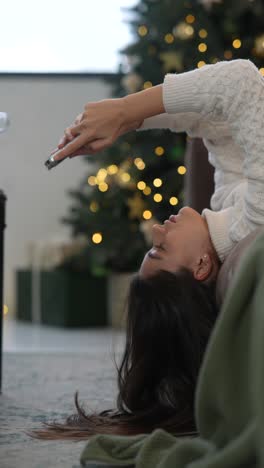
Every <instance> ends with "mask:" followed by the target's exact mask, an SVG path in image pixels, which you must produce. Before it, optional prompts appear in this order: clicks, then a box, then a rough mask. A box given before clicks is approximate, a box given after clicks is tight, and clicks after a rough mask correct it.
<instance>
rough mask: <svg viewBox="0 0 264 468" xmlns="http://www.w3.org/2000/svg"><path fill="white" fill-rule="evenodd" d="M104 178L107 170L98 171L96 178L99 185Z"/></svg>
mask: <svg viewBox="0 0 264 468" xmlns="http://www.w3.org/2000/svg"><path fill="white" fill-rule="evenodd" d="M106 176H107V170H106V169H104V168H101V169H99V171H98V172H97V174H96V178H97V180H98V182H99V183H100V182H104V180H105V178H106Z"/></svg>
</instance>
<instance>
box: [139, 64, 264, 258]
mask: <svg viewBox="0 0 264 468" xmlns="http://www.w3.org/2000/svg"><path fill="white" fill-rule="evenodd" d="M163 102H164V107H165V110H166V113H164V114H160V115H157V116H154V117H150V118H148V119H145V120H144V122H143V124H142V126H141V127H140V129H139V130H145V129H152V128H169V129H170V130H171V131H174V132H187V134H188V135H189V136H191V137H201V138H203V141H204V144H205V146H206V147H207V149H208V153H209V161H210V163H211V164H212V165H213V166H214V168H215V176H214V178H215V191H214V194H213V196H212V198H211V202H210V206H211V208H212V210H209V209H204V210H203V212H202V216H203V217H204V218H205V219H206V221H207V224H208V228H209V232H210V236H211V239H212V243H213V245H214V247H215V249H216V252H217V254H218V256H219V258H220V260H221V261H222V262H223V261H224V259H225V258H226V256H227V255H228V253H229V252H230V251H231V250H232V248H233V247H234V246H235V245H236V243H237V242H238V241H240V240H241V239H243V238H244V237H245V236H247V235H248V234H249V233H250V232H251V231H253V230H254V229H256V228H258V227H259V226H260V225H264V79H263V78H262V76H261V74H260V73H259V71H258V69H257V68H256V67H255V65H254V64H253V63H252V62H251V61H249V60H242V59H239V60H232V61H229V62H226V61H223V62H218V63H216V64H214V65H205V66H203V67H202V68H199V69H196V70H193V71H190V72H186V73H181V74H168V75H166V76H165V79H164V83H163Z"/></svg>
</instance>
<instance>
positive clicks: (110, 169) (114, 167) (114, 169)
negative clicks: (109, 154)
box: [107, 164, 118, 175]
mask: <svg viewBox="0 0 264 468" xmlns="http://www.w3.org/2000/svg"><path fill="white" fill-rule="evenodd" d="M107 172H108V174H110V175H113V174H116V173H117V172H118V167H117V165H116V164H111V165H110V166H108V168H107Z"/></svg>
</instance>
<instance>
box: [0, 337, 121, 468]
mask: <svg viewBox="0 0 264 468" xmlns="http://www.w3.org/2000/svg"><path fill="white" fill-rule="evenodd" d="M121 349H122V347H120V346H119V348H118V349H114V350H113V349H109V351H108V350H106V346H104V344H103V343H102V346H101V347H100V346H97V347H96V349H94V350H93V349H91V351H87V352H85V353H67V352H64V353H61V352H60V353H48V352H45V353H5V354H4V358H3V388H2V395H0V466H1V468H16V467H19V468H77V467H79V466H80V464H79V457H80V454H81V451H82V450H83V448H84V446H85V445H86V442H85V441H82V442H68V441H39V440H35V439H32V438H30V437H29V436H28V435H27V434H25V430H28V429H32V428H39V427H40V426H41V422H43V421H48V420H54V419H57V420H61V419H63V418H65V417H66V416H68V415H69V414H72V413H75V410H74V400H73V397H74V392H75V391H76V390H78V391H79V400H80V402H81V403H82V404H84V406H85V408H86V409H87V410H89V408H90V409H93V410H100V411H101V410H104V409H108V408H112V407H115V399H116V395H117V388H116V371H115V365H114V355H115V357H116V360H117V362H118V360H119V359H120V355H121V353H120V352H121ZM114 351H115V352H114Z"/></svg>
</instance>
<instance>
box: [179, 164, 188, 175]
mask: <svg viewBox="0 0 264 468" xmlns="http://www.w3.org/2000/svg"><path fill="white" fill-rule="evenodd" d="M186 171H187V169H186V167H184V166H179V167H178V173H179V174H180V175H184V174H186Z"/></svg>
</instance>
